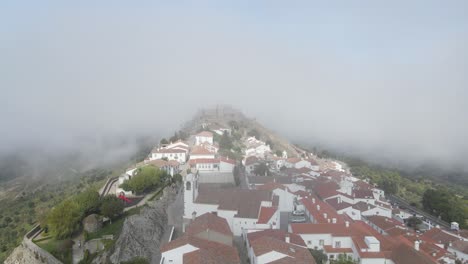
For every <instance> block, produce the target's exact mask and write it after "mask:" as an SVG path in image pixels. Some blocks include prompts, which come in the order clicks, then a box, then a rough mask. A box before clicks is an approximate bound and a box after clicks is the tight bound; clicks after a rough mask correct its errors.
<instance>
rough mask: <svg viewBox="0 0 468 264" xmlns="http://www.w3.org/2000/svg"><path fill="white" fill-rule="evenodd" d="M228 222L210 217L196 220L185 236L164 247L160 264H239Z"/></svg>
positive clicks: (212, 215)
mask: <svg viewBox="0 0 468 264" xmlns="http://www.w3.org/2000/svg"><path fill="white" fill-rule="evenodd" d="M232 240H233V235H232V232H231V230H230V229H229V226H228V224H227V222H226V220H225V219H224V218H222V217H218V216H216V215H214V214H211V213H206V214H203V215H202V216H199V217H196V218H195V219H194V220H193V221H192V222H191V223H190V225H189V226H188V228H187V230H186V232H185V234H184V235H183V236H181V237H179V238H177V239H176V240H173V241H170V242H169V243H167V244H164V245H163V246H162V247H161V261H160V263H161V264H169V263H170V264H182V263H200V259H203V263H230V264H238V263H240V259H239V255H238V252H237V249H236V248H235V247H233V245H232Z"/></svg>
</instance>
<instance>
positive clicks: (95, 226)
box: [83, 214, 102, 233]
mask: <svg viewBox="0 0 468 264" xmlns="http://www.w3.org/2000/svg"><path fill="white" fill-rule="evenodd" d="M101 227H102V221H101V217H100V216H98V215H97V214H91V215H88V216H87V217H85V219H83V229H84V230H85V231H87V232H89V233H94V232H97V231H98V230H99V229H101Z"/></svg>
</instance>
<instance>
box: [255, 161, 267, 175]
mask: <svg viewBox="0 0 468 264" xmlns="http://www.w3.org/2000/svg"><path fill="white" fill-rule="evenodd" d="M253 173H254V174H255V175H257V176H259V175H260V176H269V175H270V174H271V173H270V169H269V168H268V166H267V165H266V163H260V164H258V165H256V166H255V168H254V170H253Z"/></svg>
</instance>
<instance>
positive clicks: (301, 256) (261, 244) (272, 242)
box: [250, 236, 315, 264]
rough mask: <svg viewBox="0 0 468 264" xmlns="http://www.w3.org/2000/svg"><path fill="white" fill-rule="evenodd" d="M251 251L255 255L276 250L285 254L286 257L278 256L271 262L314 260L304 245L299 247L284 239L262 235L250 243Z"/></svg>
mask: <svg viewBox="0 0 468 264" xmlns="http://www.w3.org/2000/svg"><path fill="white" fill-rule="evenodd" d="M250 246H251V247H252V249H253V252H254V254H255V255H256V256H261V255H263V254H266V253H269V252H272V251H276V252H279V253H282V254H284V255H287V256H288V257H285V258H286V259H285V260H283V259H284V258H280V259H278V260H275V261H276V262H271V263H298V264H306V263H308V264H314V263H315V260H314V258H313V257H312V255H311V254H310V252H309V250H308V249H307V248H304V247H299V246H296V245H294V244H290V243H286V242H285V241H282V240H279V239H276V238H273V237H268V236H263V237H260V238H258V239H256V240H254V241H252V242H251V243H250ZM284 261H286V262H284Z"/></svg>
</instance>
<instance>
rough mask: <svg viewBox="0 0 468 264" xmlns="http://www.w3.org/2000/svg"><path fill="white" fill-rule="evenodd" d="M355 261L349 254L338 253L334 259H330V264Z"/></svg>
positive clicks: (344, 263)
mask: <svg viewBox="0 0 468 264" xmlns="http://www.w3.org/2000/svg"><path fill="white" fill-rule="evenodd" d="M355 263H357V261H354V260H353V258H352V257H351V256H348V255H346V254H339V255H338V257H337V258H336V260H330V264H355Z"/></svg>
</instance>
